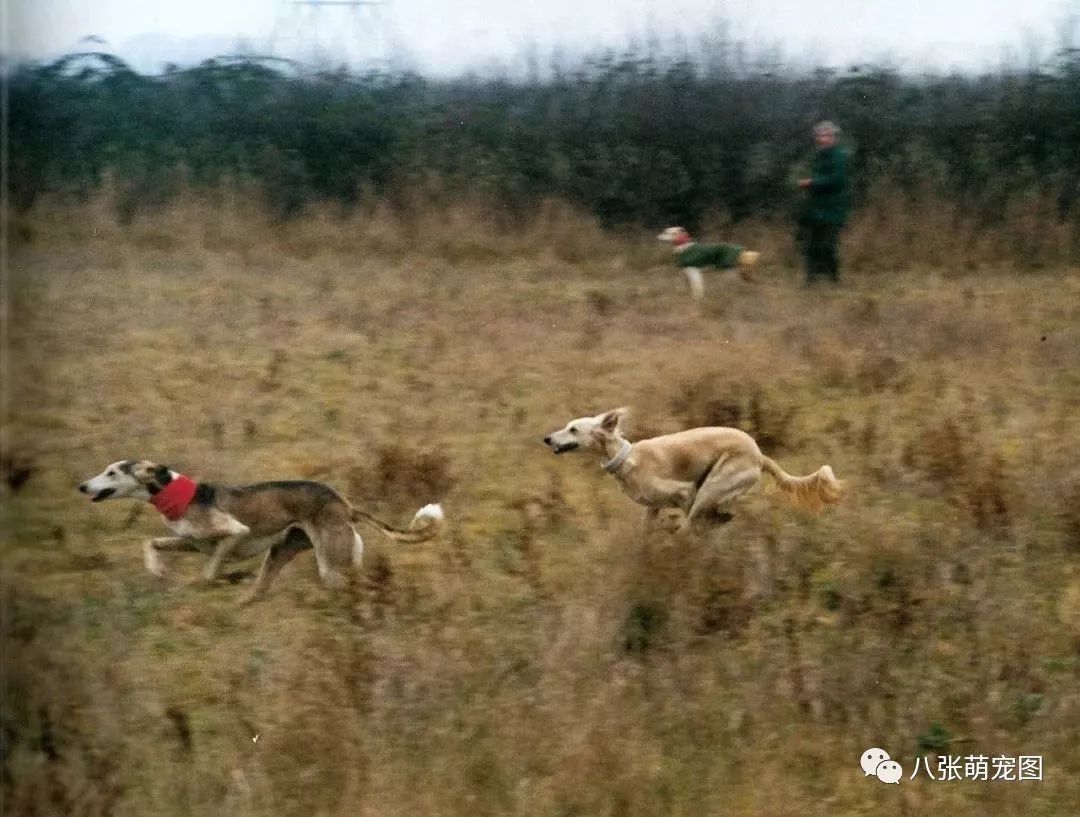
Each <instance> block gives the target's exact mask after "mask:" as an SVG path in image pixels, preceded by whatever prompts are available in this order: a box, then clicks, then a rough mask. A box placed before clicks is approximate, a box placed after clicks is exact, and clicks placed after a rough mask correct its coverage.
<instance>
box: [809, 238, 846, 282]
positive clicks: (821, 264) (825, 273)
mask: <svg viewBox="0 0 1080 817" xmlns="http://www.w3.org/2000/svg"><path fill="white" fill-rule="evenodd" d="M800 234H801V235H800V238H801V243H802V251H803V257H804V258H805V259H806V283H808V284H812V283H813V282H814V281H816V280H818V279H819V278H824V279H826V280H829V281H832V282H833V283H836V282H838V281H839V280H840V253H839V250H838V249H837V246H836V245H837V242H838V240H839V238H840V228H839V227H837V226H836V225H834V224H806V225H803V227H802V229H801V230H800Z"/></svg>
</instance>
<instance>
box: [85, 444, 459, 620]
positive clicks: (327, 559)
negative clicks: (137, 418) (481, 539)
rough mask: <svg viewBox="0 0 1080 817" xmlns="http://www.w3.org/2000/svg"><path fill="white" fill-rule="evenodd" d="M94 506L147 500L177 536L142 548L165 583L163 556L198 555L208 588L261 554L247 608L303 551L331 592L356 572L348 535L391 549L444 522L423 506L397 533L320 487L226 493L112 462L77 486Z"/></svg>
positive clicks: (143, 465) (433, 508)
mask: <svg viewBox="0 0 1080 817" xmlns="http://www.w3.org/2000/svg"><path fill="white" fill-rule="evenodd" d="M79 490H80V491H81V492H82V493H84V494H89V495H90V498H91V500H92V501H94V502H101V501H103V500H106V499H136V500H142V501H148V502H149V503H150V504H151V505H153V506H154V507H155V508H156V509H157V510H158V511H159V512H160V513H161V515H162V517H163V518H164V522H165V524H166V525H168V527H169V528H170V529H172V531H173V532H174V533H175V534H177V535H176V536H169V537H164V538H155V539H150V540H149V541H147V542H146V544H145V546H144V548H143V555H144V561H145V563H146V568H147V570H149V571H150V572H151V573H153V574H154V575H155V576H159V577H164V575H165V566H164V564H163V563H162V559H161V554H162V553H163V552H167V551H170V552H185V553H191V552H197V553H204V554H206V555H208V556H209V557H210V561H209V562H208V563H207V565H206V569H205V570H204V571H203V577H204V578H205V580H206V581H207V582H212V581H214V580H215V579H217V578H218V574H219V572H220V570H221V566H222V564H223V563H224V562H226V561H234V560H240V559H249V558H251V557H252V556H257V555H258V554H260V553H263V552H266V558H265V559H264V560H263V563H262V567H261V569H260V570H259V575H258V577H257V578H256V579H255V584H254V585H253V586H252V588H251V592H250V593H249V594H248V596H247V598H246V599H245V603H246V602H250V601H254V600H255V599H257V598H258V597H259V596H260V595H262V594H263V593H264V592H265V591H266V588H267V587H268V586H269V584H270V582H271V580H272V579H273V578H274V576H275V575H277V573H278V571H280V570H281V568H282V567H284V566H285V565H286V564H287V563H288V562H289V560H290V559H292V558H293V557H294V556H295V555H296V554H297V553H300V552H301V551H303V550H307V549H308V548H312V549H314V551H315V560H316V562H317V563H318V565H319V576H320V577H321V578H322V581H323V583H324V584H325V585H326V586H328V587H332V588H338V587H342V586H344V585H345V584H346V582H347V573H346V571H347V570H349V569H350V568H353V567H358V566H359V564H360V560H361V557H362V556H363V552H364V541H363V539H361V538H360V534H359V533H357V532H356V530H355V529H354V528H353V524H354V523H356V522H366V523H368V524H370V525H373V526H374V527H375V528H377V529H378V530H380V531H382V533H384V534H385V535H386V536H388V537H390V538H391V539H393V540H395V541H398V542H424V541H426V540H428V539H430V538H432V537H433V536H434V535H435V534H436V533H437V532H438V530H439V528H440V527H441V525H442V522H443V511H442V508H441V507H440V506H439V505H425V506H424V507H423V508H421V509H420V510H419V511H417V513H416V516H414V517H413V521H412V525H411V526H410V527H409V529H408V530H399V529H397V528H393V527H391V526H390V525H387V524H386V523H385V522H381V521H379V520H378V519H376V518H375V517H373V516H371V515H370V514H368V513H365V512H364V511H361V510H357V509H356V508H353V507H351V506H350V505H349V503H348V502H346V501H345V500H344V499H342V498H341V496H339V495H338V494H337V493H336V492H335V491H334V490H333V489H332V488H329V487H328V486H326V485H323V484H322V483H319V482H307V481H290V482H259V483H256V484H254V485H243V486H237V487H226V486H222V485H210V484H208V483H205V482H201V483H196V482H195V481H193V480H191V479H189V478H188V477H185V476H183V475H182V474H178V473H176V472H175V471H172V470H170V469H169V468H168V467H167V466H165V465H157V464H155V463H152V462H150V461H149V460H140V461H138V462H136V461H133V460H121V461H120V462H114V463H113V464H112V465H110V466H109V467H108V468H106V469H105V470H104V471H102V472H101V473H100V474H98V475H97V476H96V477H93V478H91V479H88V480H87V481H86V482H84V483H82V484H81V485H80V486H79Z"/></svg>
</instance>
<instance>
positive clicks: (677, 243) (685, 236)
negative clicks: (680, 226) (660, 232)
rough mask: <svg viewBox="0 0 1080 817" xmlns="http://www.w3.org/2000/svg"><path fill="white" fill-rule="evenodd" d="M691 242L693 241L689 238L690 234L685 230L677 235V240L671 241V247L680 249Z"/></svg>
mask: <svg viewBox="0 0 1080 817" xmlns="http://www.w3.org/2000/svg"><path fill="white" fill-rule="evenodd" d="M691 241H693V239H692V238H690V233H688V232H686V230H683V231H682V232H681V233H679V236H678V238H675V239H673V240H672V242H671V245H672V246H673V247H682V246H683V245H685V244H689V243H690V242H691Z"/></svg>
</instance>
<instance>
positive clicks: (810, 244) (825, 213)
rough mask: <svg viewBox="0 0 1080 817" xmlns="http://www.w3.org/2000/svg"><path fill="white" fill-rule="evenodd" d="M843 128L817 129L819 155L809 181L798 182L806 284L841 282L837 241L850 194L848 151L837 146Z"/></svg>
mask: <svg viewBox="0 0 1080 817" xmlns="http://www.w3.org/2000/svg"><path fill="white" fill-rule="evenodd" d="M839 135H840V129H839V128H838V127H836V125H834V124H833V123H832V122H819V123H818V124H817V125H815V126H814V144H815V145H816V147H817V152H816V153H815V154H814V162H813V165H812V166H811V170H810V174H811V175H810V178H808V179H799V187H801V188H802V189H803V190H805V191H806V201H805V202H804V203H803V208H802V212H801V213H800V216H799V228H800V229H799V234H800V238H801V241H802V249H803V255H804V257H805V258H806V283H807V284H808V285H809V284H812V283H814V281H815V280H816V279H817V278H819V277H823V278H827V279H828V280H830V281H832V282H833V283H838V282H839V280H840V257H839V253H838V251H837V246H836V244H837V240H838V239H839V237H840V230H841V228H842V227H843V226H844V224H845V223H846V222H847V215H848V208H849V207H850V206H851V194H850V192H849V190H848V176H847V151H845V150H844V149H843V148H842V147H840V146H839V145H837V144H836V140H837V138H838V137H839Z"/></svg>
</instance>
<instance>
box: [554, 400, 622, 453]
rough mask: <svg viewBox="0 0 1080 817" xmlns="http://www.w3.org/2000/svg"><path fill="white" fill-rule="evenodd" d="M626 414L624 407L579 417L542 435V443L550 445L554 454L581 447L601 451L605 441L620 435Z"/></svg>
mask: <svg viewBox="0 0 1080 817" xmlns="http://www.w3.org/2000/svg"><path fill="white" fill-rule="evenodd" d="M626 415H627V411H626V409H624V408H617V409H612V410H611V411H606V412H604V413H603V414H597V415H596V416H595V417H579V418H578V419H577V420H571V421H570V422H569V423H567V424H566V425H565V426H564V427H563V428H561V429H559V430H558V431H555V432H552V433H551V434H548V435H547V436H546V437H544V444H545V445H548V446H550V447H551V450H552V451H554V452H555V453H556V454H565V453H566V452H568V451H577V450H578V449H582V448H584V449H590V448H591V449H593V450H596V451H603V450H604V446H605V443H607V442H608V441H609V440H611V439H613V438H617V437H620V436H621V434H620V432H621V431H622V422H623V418H624V417H626Z"/></svg>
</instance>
